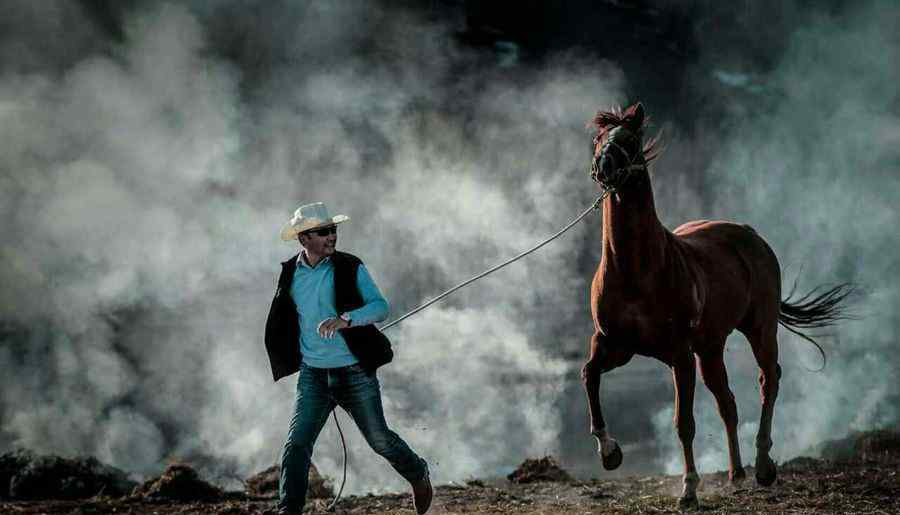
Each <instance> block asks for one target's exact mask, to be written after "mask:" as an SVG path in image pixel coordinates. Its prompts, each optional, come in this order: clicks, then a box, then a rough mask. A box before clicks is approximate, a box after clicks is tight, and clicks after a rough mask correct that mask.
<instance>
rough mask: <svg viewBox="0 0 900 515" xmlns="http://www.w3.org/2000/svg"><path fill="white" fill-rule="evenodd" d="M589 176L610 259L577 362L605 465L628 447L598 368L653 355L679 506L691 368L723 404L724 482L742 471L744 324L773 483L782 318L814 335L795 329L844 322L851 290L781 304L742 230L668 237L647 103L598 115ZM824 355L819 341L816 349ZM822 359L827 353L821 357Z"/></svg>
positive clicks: (764, 465)
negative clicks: (670, 416) (661, 372)
mask: <svg viewBox="0 0 900 515" xmlns="http://www.w3.org/2000/svg"><path fill="white" fill-rule="evenodd" d="M594 125H595V127H596V129H597V134H596V136H595V137H594V140H593V159H592V163H591V177H592V178H593V179H594V180H595V181H596V182H598V183H599V184H600V187H601V189H602V190H603V191H604V194H605V195H606V197H605V198H604V200H603V254H602V257H601V260H600V266H599V267H598V268H597V273H596V274H595V275H594V280H593V283H592V285H591V311H592V313H593V318H594V328H595V332H594V335H593V336H592V337H591V347H590V358H589V359H588V361H587V363H586V364H585V365H584V368H583V369H582V381H583V383H584V388H585V391H586V392H587V399H588V408H589V411H590V417H591V434H592V435H593V436H594V437H595V438H596V439H597V441H598V443H599V453H600V454H601V457H602V461H603V466H604V467H605V468H606V469H608V470H612V469H615V468H616V467H618V466H619V465H620V464H621V462H622V451H621V450H620V448H619V445H618V443H616V441H615V440H614V439H613V438H612V437H611V436H610V434H609V432H608V430H607V428H606V423H605V422H604V421H603V415H602V413H601V409H600V400H599V396H600V375H601V374H602V373H604V372H608V371H610V370H612V369H614V368H616V367H620V366H622V365H624V364H626V363H628V361H629V360H630V359H631V358H632V356H634V355H635V354H639V355H642V356H650V357H654V358H656V359H658V360H660V361H662V362H663V363H665V364H666V365H668V366H669V367H670V368H671V370H672V376H673V380H674V383H675V419H674V422H675V427H676V428H677V431H678V438H679V440H681V446H682V450H683V452H684V492H683V495H682V497H681V499H680V500H679V505H681V506H682V507H685V508H687V507H695V506H697V494H696V492H697V485H698V484H699V482H700V477H699V476H698V474H697V471H696V468H695V467H694V453H693V447H692V446H693V439H694V415H693V405H694V383H695V379H696V365H695V357H696V361H697V363H699V366H700V373H701V376H702V378H703V382H704V383H705V384H706V387H707V388H709V390H710V392H712V394H713V396H714V397H715V399H716V403H717V405H718V409H719V414H720V415H721V417H722V420H723V421H724V423H725V431H726V433H727V436H728V455H729V474H728V475H729V478H730V480H731V481H732V482H737V481H739V480H741V479H743V478H744V469H743V466H742V464H741V455H740V447H739V446H738V440H737V423H738V419H737V407H736V406H735V402H734V395H733V394H732V393H731V390H730V389H729V386H728V375H727V373H726V371H725V363H724V360H723V351H724V348H725V339H726V337H727V336H728V334H729V333H731V332H732V331H733V330H734V329H737V330H738V331H740V332H741V333H743V334H744V336H746V337H747V340H748V341H749V342H750V347H751V348H752V349H753V355H754V356H755V357H756V361H757V363H758V365H759V385H760V396H761V401H762V414H761V416H760V421H759V432H758V433H757V436H756V451H757V454H756V480H757V482H758V483H759V484H761V485H764V486H768V485H771V484H772V483H773V482H774V481H775V476H776V469H775V463H774V462H773V461H772V458H771V457H770V456H769V450H770V449H771V448H772V439H771V431H772V415H773V410H774V406H775V398H776V396H777V395H778V381H779V379H780V377H781V367H780V366H779V365H778V341H777V339H776V335H777V330H778V324H781V325H783V326H785V327H786V328H787V329H788V330H790V331H792V332H794V333H796V334H799V335H800V336H803V337H804V338H806V339H808V340H809V341H811V342H812V343H813V344H815V342H814V341H812V340H811V339H810V338H809V337H808V336H807V335H805V334H803V333H802V332H801V331H800V329H803V328H814V327H824V326H826V325H830V324H832V323H834V322H835V321H837V320H839V319H842V318H845V317H844V316H843V314H842V304H843V301H844V300H845V299H846V297H847V295H849V294H850V293H851V292H852V289H853V287H852V285H850V284H841V285H838V286H836V287H834V288H831V289H828V290H826V291H824V292H821V293H819V292H820V289H818V288H817V289H815V290H813V291H812V292H810V293H809V294H807V295H806V296H804V297H802V298H800V299H798V300H796V301H792V299H791V298H790V296H789V297H788V298H787V299H785V300H781V270H780V267H779V264H778V259H777V258H776V257H775V253H774V252H772V249H771V248H770V247H769V245H768V244H767V243H766V242H765V240H763V238H762V237H761V236H760V235H759V234H757V233H756V231H754V230H753V229H752V228H750V227H749V226H747V225H742V224H736V223H732V222H724V221H707V220H700V221H694V222H688V223H686V224H684V225H682V226H681V227H679V228H677V229H675V231H672V232H670V231H669V230H667V229H666V228H665V227H663V225H662V224H661V223H660V221H659V218H657V215H656V208H655V206H654V202H653V191H652V189H651V186H650V175H649V174H648V172H647V164H648V163H649V162H650V161H651V160H652V159H654V158H655V157H656V156H657V154H658V151H657V148H656V147H657V143H658V141H657V140H656V139H652V140H650V141H648V142H647V144H646V145H645V144H643V131H644V126H645V120H644V110H643V107H642V106H641V104H635V105H633V106H631V107H629V108H628V109H626V110H625V111H624V112H623V111H621V110H618V109H616V110H613V111H609V112H599V113H598V114H597V116H596V117H595V118H594ZM816 347H818V348H819V350H820V351H821V347H819V346H818V344H816ZM823 357H824V353H823Z"/></svg>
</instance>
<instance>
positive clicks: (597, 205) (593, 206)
mask: <svg viewBox="0 0 900 515" xmlns="http://www.w3.org/2000/svg"><path fill="white" fill-rule="evenodd" d="M612 191H614V190H613V189H611V188H610V189H607V188H604V191H603V194H602V195H600V196H599V197H597V200H595V201H594V203H593V204H591V206H590V207H588V208H587V209H585V210H584V212H583V213H581V214H580V215H578V217H576V218H575V219H574V220H572V221H571V222H569V223H568V225H566V226H565V227H563V228H562V229H560V230H559V231H558V232H557V233H556V234H554V235H553V236H550V237H549V238H547V239H546V240H544V241H542V242H541V243H538V244H537V245H535V246H534V247H532V248H530V249H528V250H526V251H525V252H522V253H521V254H519V255H517V256H515V257H513V258H512V259H508V260H506V261H504V262H503V263H500V264H499V265H497V266H495V267H493V268H491V269H488V270H486V271H484V272H482V273H480V274H478V275H476V276H475V277H472V278H471V279H468V280H466V281H463V282H461V283H459V284H457V285H456V286H454V287H453V288H450V289H449V290H447V291H445V292H444V293H442V294H440V295H438V296H437V297H435V298H433V299H431V300H429V301H428V302H426V303H425V304H422V305H421V306H419V307H417V308H416V309H414V310H412V311H410V312H409V313H407V314H405V315H403V316H402V317H400V318H398V319H396V320H394V321H392V322H390V323H388V324H385V325H383V326H381V327H380V328H379V329H380V330H381V331H385V330H387V329H388V328H390V327H392V326H394V325H396V324H399V323H400V322H402V321H403V320H406V319H407V318H409V317H411V316H413V315H415V314H416V313H418V312H419V311H422V310H423V309H425V308H427V307H428V306H430V305H432V304H434V303H435V302H437V301H439V300H441V299H443V298H444V297H446V296H448V295H450V294H451V293H453V292H455V291H456V290H459V289H460V288H462V287H464V286H466V285H469V284H471V283H473V282H475V281H477V280H478V279H481V278H482V277H485V276H487V275H490V274H492V273H494V272H496V271H497V270H500V269H501V268H503V267H505V266H506V265H509V264H511V263H514V262H516V261H518V260H520V259H522V258H523V257H525V256H527V255H528V254H531V253H532V252H534V251H536V250H537V249H539V248H541V247H543V246H544V245H546V244H548V243H550V242H551V241H553V240H555V239H556V238H559V237H560V236H562V234H563V233H564V232H566V231H568V230H569V229H571V228H572V227H573V226H574V225H575V224H577V223H578V222H580V221H581V220H582V219H583V218H584V217H586V216H587V215H588V214H589V213H590V212H591V211H593V210H595V209H599V208H600V205H601V204H602V203H603V199H605V198H606V197H607V196H608V195H609V194H610V193H611V192H612ZM332 415H334V423H335V425H337V428H338V434H340V436H341V446H342V447H343V449H344V477H343V479H342V480H341V487H340V489H339V490H338V493H337V495H336V496H335V497H334V500H333V501H331V504H330V505H329V506H328V508H327V509H326V511H334V507H335V505H337V502H338V500H339V499H340V498H341V492H343V491H344V483H345V482H346V481H347V444H346V443H345V442H344V433H343V432H342V431H341V425H340V424H339V423H338V419H337V413H336V412H332Z"/></svg>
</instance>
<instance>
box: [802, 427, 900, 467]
mask: <svg viewBox="0 0 900 515" xmlns="http://www.w3.org/2000/svg"><path fill="white" fill-rule="evenodd" d="M819 451H820V453H821V455H822V457H823V458H825V459H828V460H832V461H853V460H862V461H880V462H894V461H900V429H897V428H893V429H879V430H875V431H866V432H862V433H851V434H850V435H849V436H847V437H845V438H839V439H836V440H828V441H826V442H824V443H822V444H820V445H819Z"/></svg>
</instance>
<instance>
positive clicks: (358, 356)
mask: <svg viewBox="0 0 900 515" xmlns="http://www.w3.org/2000/svg"><path fill="white" fill-rule="evenodd" d="M348 220H350V218H349V217H347V216H344V215H337V216H329V214H328V209H327V208H326V207H325V204H323V203H321V202H317V203H314V204H307V205H304V206H300V208H299V209H297V210H296V211H295V212H294V216H293V218H292V219H291V220H290V221H289V222H288V223H287V224H286V225H285V227H284V228H283V229H282V231H281V238H282V239H283V240H284V241H299V242H300V245H301V246H302V249H301V251H300V252H299V253H298V254H297V255H295V256H293V257H292V258H290V259H289V260H287V261H285V262H284V263H282V264H281V267H282V268H281V276H280V277H279V279H278V287H277V289H276V291H275V299H274V300H273V301H272V307H271V309H270V311H269V317H268V320H267V321H266V351H267V352H268V354H269V361H270V363H271V366H272V376H273V377H274V379H275V381H278V380H279V379H280V378H282V377H285V376H287V375H290V374H293V373H294V372H296V371H298V370H299V371H300V376H299V378H298V380H297V396H296V401H295V403H294V415H293V417H292V418H291V425H290V429H289V431H288V436H287V441H285V443H284V450H283V453H282V457H281V482H280V486H279V503H278V509H279V513H282V514H288V513H300V512H302V511H303V506H304V504H305V502H306V489H307V486H308V485H307V483H308V474H309V464H310V458H311V457H312V452H313V445H314V444H315V441H316V438H317V437H318V435H319V432H320V431H321V430H322V426H323V425H324V424H325V422H326V421H327V420H328V415H329V414H330V413H331V412H332V410H334V408H335V406H341V407H342V408H344V409H345V410H346V411H347V412H348V413H350V416H352V417H353V420H354V421H355V422H356V425H357V426H358V427H359V429H360V431H361V432H362V434H363V436H364V437H365V439H366V442H368V444H369V445H370V446H371V447H372V449H373V450H374V451H375V452H377V453H378V454H380V455H381V456H383V457H384V458H385V459H387V460H388V462H390V464H391V465H392V466H393V467H394V469H395V470H396V471H397V472H398V473H400V475H401V476H403V477H404V478H405V479H406V480H407V481H409V482H410V483H411V484H412V487H413V501H414V503H415V507H416V511H417V512H418V513H420V514H422V513H425V512H427V511H428V508H429V506H430V505H431V498H432V495H433V489H432V487H431V481H430V479H429V476H428V466H427V465H426V463H425V460H423V459H422V458H420V457H419V456H417V455H416V453H414V452H413V451H412V449H410V448H409V446H408V445H407V444H406V442H404V441H403V440H402V439H401V438H400V437H399V436H397V434H396V433H394V432H393V431H391V430H390V429H389V428H388V426H387V424H386V422H385V420H384V412H383V410H382V405H381V389H380V386H379V383H378V378H377V377H376V374H375V370H376V369H377V368H378V367H379V366H381V365H384V364H386V363H388V362H390V361H391V359H392V358H393V352H392V351H391V345H390V342H389V341H388V339H387V338H386V337H385V336H384V335H383V334H381V332H380V331H379V330H378V329H377V328H376V327H375V326H374V325H373V324H374V323H375V322H380V321H382V320H384V319H385V318H387V315H388V303H387V301H386V300H385V299H384V297H383V296H382V295H381V292H380V291H379V290H378V287H377V286H376V285H375V283H374V281H373V280H372V277H371V276H370V275H369V272H368V271H367V270H366V267H365V265H363V264H362V262H361V261H360V260H359V258H357V257H356V256H353V255H351V254H347V253H344V252H338V251H336V250H335V243H336V242H337V226H338V224H340V223H343V222H346V221H348Z"/></svg>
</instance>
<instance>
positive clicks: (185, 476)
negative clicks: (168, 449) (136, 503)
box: [131, 463, 225, 501]
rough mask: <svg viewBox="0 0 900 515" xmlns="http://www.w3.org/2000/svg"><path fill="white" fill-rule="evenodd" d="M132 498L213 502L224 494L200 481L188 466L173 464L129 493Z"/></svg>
mask: <svg viewBox="0 0 900 515" xmlns="http://www.w3.org/2000/svg"><path fill="white" fill-rule="evenodd" d="M131 495H132V497H140V498H143V499H148V500H172V501H215V500H220V499H223V498H225V492H223V491H222V489H220V488H218V487H215V486H213V485H211V484H209V483H207V482H206V481H204V480H202V479H200V476H199V474H197V471H196V470H194V469H193V468H192V467H191V466H190V465H185V464H183V463H173V464H171V465H169V466H168V467H166V470H165V471H163V473H162V475H161V476H159V477H157V478H153V479H150V480H149V481H146V482H144V484H142V485H140V486H138V487H136V488H135V489H134V491H132V492H131Z"/></svg>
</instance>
